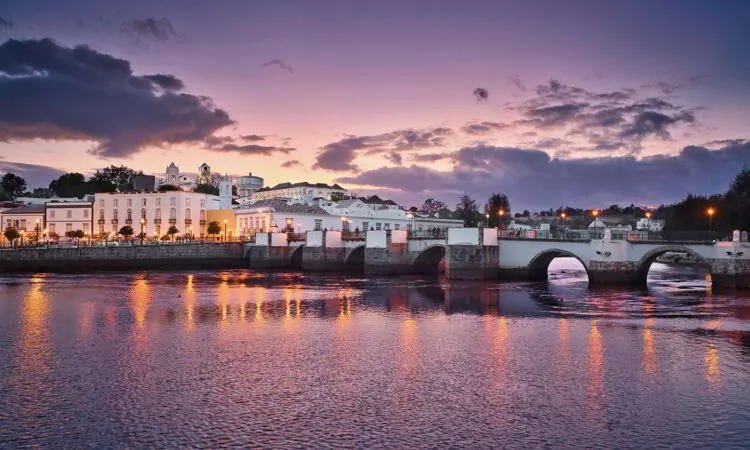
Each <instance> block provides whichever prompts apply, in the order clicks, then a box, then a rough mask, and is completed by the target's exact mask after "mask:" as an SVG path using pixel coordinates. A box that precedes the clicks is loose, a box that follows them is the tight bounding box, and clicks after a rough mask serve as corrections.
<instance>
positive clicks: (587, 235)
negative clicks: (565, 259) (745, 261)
mask: <svg viewBox="0 0 750 450" xmlns="http://www.w3.org/2000/svg"><path fill="white" fill-rule="evenodd" d="M604 234H605V233H604V230H603V229H593V230H556V231H548V230H499V231H498V233H497V237H498V239H506V240H507V239H525V240H528V239H540V240H560V241H591V240H596V239H604ZM610 238H611V239H612V240H613V241H628V242H653V241H666V242H694V243H711V242H715V241H717V240H721V239H720V238H719V236H718V234H717V233H716V232H713V233H709V232H708V231H703V232H701V231H637V230H636V231H627V230H611V231H610Z"/></svg>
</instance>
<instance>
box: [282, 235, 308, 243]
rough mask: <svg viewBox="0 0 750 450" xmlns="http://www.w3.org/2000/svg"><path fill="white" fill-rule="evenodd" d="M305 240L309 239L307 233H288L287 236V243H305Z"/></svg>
mask: <svg viewBox="0 0 750 450" xmlns="http://www.w3.org/2000/svg"><path fill="white" fill-rule="evenodd" d="M305 239H307V234H306V233H287V234H286V240H287V242H304V241H305Z"/></svg>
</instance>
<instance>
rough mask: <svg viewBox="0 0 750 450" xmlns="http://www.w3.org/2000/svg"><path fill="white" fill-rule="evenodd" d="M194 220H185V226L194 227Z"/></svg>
mask: <svg viewBox="0 0 750 450" xmlns="http://www.w3.org/2000/svg"><path fill="white" fill-rule="evenodd" d="M192 224H193V219H185V225H192Z"/></svg>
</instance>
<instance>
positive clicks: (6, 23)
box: [0, 17, 13, 28]
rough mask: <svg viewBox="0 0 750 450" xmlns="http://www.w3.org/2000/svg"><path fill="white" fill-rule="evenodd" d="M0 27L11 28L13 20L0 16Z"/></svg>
mask: <svg viewBox="0 0 750 450" xmlns="http://www.w3.org/2000/svg"><path fill="white" fill-rule="evenodd" d="M0 28H13V22H12V21H10V20H8V19H5V18H3V17H0Z"/></svg>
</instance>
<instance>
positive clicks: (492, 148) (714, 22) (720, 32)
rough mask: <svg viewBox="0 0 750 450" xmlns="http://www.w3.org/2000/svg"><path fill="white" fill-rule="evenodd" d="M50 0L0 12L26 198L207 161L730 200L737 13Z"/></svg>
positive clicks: (386, 185)
mask: <svg viewBox="0 0 750 450" xmlns="http://www.w3.org/2000/svg"><path fill="white" fill-rule="evenodd" d="M61 3H62V2H59V1H53V0H24V1H20V0H19V1H8V2H3V4H2V5H0V19H1V20H0V40H1V41H0V42H2V41H5V40H7V39H14V40H15V41H10V42H5V43H4V44H1V46H0V139H2V140H3V141H4V143H0V157H2V159H1V160H0V169H2V170H10V171H14V172H16V173H19V174H21V175H22V176H25V177H26V178H27V179H28V180H29V181H30V184H31V185H32V186H43V185H46V184H48V183H49V181H50V179H51V177H52V176H54V175H55V174H57V173H59V172H57V171H56V170H55V169H58V170H62V171H79V172H84V173H88V172H91V171H93V170H94V169H96V168H99V167H102V166H105V165H109V164H126V165H128V166H131V167H133V168H136V169H142V170H144V171H145V172H148V173H162V172H163V171H164V168H165V167H166V166H167V165H168V164H169V163H170V162H172V161H174V162H175V163H177V164H178V165H179V166H180V167H181V168H182V169H183V170H185V171H186V172H187V171H190V172H195V170H196V168H197V166H198V165H199V164H201V163H202V162H204V161H205V162H208V163H209V164H210V165H211V166H212V167H213V168H214V169H216V170H218V171H221V172H228V173H231V174H243V173H246V172H253V173H254V174H257V175H260V176H263V177H264V178H265V179H266V182H267V184H275V183H277V182H282V181H302V180H308V181H323V182H334V181H338V182H340V183H342V184H343V185H345V186H346V187H348V188H350V189H352V190H355V191H357V192H359V193H363V194H364V193H371V192H383V193H384V195H385V196H386V197H392V198H394V199H395V200H397V201H401V202H404V203H406V204H417V203H421V202H422V201H423V200H424V199H425V198H427V197H436V198H440V199H442V200H444V201H446V202H447V203H449V204H450V205H453V204H455V202H456V200H457V197H458V195H460V193H462V192H464V191H466V192H469V193H471V194H473V195H475V196H476V197H477V198H478V199H479V200H480V201H482V202H483V201H484V200H485V199H486V198H487V197H488V196H489V194H490V193H492V192H493V191H495V192H506V193H508V194H509V195H510V199H511V203H512V205H513V206H514V209H519V208H521V209H523V208H531V209H538V208H548V207H557V206H560V205H562V204H568V205H572V206H583V207H600V206H607V205H608V204H610V203H615V202H619V203H628V204H629V203H631V202H635V203H641V204H659V203H664V202H671V201H675V200H678V199H679V198H681V197H682V196H684V194H686V193H687V192H688V191H689V192H693V193H712V192H718V191H722V190H724V189H726V186H727V185H728V183H729V182H730V180H731V178H732V177H733V176H734V174H736V173H737V172H738V171H739V170H740V169H741V168H742V167H743V165H744V164H747V163H749V162H750V144H748V143H747V142H746V141H745V138H748V130H747V123H748V112H750V59H748V58H747V48H750V31H748V30H749V29H748V27H747V26H746V24H747V22H748V19H750V4H748V3H747V2H740V1H729V0H727V1H722V2H710V1H702V2H698V1H686V0H681V1H660V2H658V3H654V2H652V1H642V2H641V1H628V2H624V1H622V2H610V1H576V2H548V1H523V2H520V1H519V2H507V1H461V2H459V1H451V2H448V1H439V0H430V1H426V0H425V1H378V2H352V1H317V2H310V1H274V2H248V1H241V0H237V1H215V2H205V1H198V0H180V1H177V0H165V1H160V2H151V1H128V2H124V1H122V2H121V1H117V2H110V1H99V0H96V1H94V0H91V1H77V0H69V1H66V2H64V7H63V6H62V4H61ZM157 3H158V4H157ZM44 38H50V39H52V41H41V39H44ZM78 45H87V46H89V47H90V50H88V51H83V50H80V49H79V50H74V48H75V47H76V46H78ZM128 64H129V67H128ZM153 74H160V75H169V77H153V78H146V77H145V75H153ZM476 88H483V89H486V91H487V93H488V96H487V98H481V97H477V96H476V95H475V94H474V90H475V89H476ZM206 98H208V99H210V101H209V100H208V99H206Z"/></svg>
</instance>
